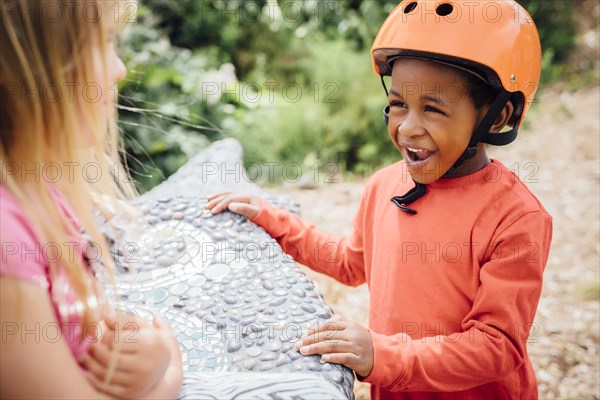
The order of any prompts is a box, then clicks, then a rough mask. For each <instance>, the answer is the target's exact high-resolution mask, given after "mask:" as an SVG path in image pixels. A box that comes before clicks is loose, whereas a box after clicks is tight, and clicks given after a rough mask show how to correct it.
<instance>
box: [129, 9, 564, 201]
mask: <svg viewBox="0 0 600 400" xmlns="http://www.w3.org/2000/svg"><path fill="white" fill-rule="evenodd" d="M142 1H143V3H142V6H141V7H140V12H139V16H138V23H136V24H134V26H132V27H130V29H129V30H128V31H126V32H125V34H124V35H123V47H122V48H123V56H124V58H125V61H126V63H127V65H128V67H129V74H128V77H127V79H126V81H125V82H124V83H123V84H122V85H121V93H122V95H121V99H120V103H121V105H122V110H121V114H120V118H121V121H122V127H123V130H124V131H125V133H126V146H127V150H128V153H129V154H130V158H129V159H128V162H129V165H130V167H131V168H132V169H133V172H134V177H135V178H136V179H137V180H138V181H139V182H140V185H141V188H142V190H145V189H148V188H150V187H152V186H154V185H155V184H157V183H159V182H160V181H161V180H162V179H164V178H165V177H166V176H168V175H170V174H171V173H172V172H174V171H175V170H176V169H177V168H178V167H179V166H180V165H181V164H183V163H184V162H185V161H186V160H187V158H188V157H189V156H190V155H192V154H194V153H195V152H197V151H198V150H199V149H201V148H203V147H204V146H206V145H207V144H208V143H210V142H211V141H214V140H216V139H219V138H222V137H224V136H233V137H236V138H237V139H239V140H240V141H241V143H242V144H243V146H244V149H245V153H246V162H247V163H279V164H280V165H284V163H288V162H294V163H298V164H300V165H303V166H304V167H307V168H312V167H314V163H315V162H318V163H319V165H321V166H325V165H326V164H327V163H328V162H331V161H333V162H336V163H338V164H339V166H340V168H341V170H342V171H343V172H347V173H358V174H365V175H367V174H370V173H371V172H372V171H373V170H374V169H376V168H378V167H380V166H382V165H385V164H389V163H390V162H392V161H394V160H396V159H398V158H399V155H398V154H397V151H396V150H395V148H394V146H393V145H392V143H391V142H390V140H389V138H388V134H387V131H386V128H385V126H384V125H383V122H382V108H383V106H384V105H385V101H386V99H385V95H384V92H383V90H382V88H381V84H380V81H379V78H378V77H377V76H376V75H375V74H374V73H373V71H372V68H371V59H370V55H369V48H370V46H371V43H372V41H373V38H374V37H375V35H376V33H377V31H378V29H379V26H380V25H381V23H382V22H383V20H384V19H385V17H386V16H387V14H388V13H389V12H390V11H391V10H392V9H393V7H394V6H395V5H396V4H397V2H396V1H387V0H368V1H360V0H305V1H298V0H278V1H274V0H232V1H225V0H177V1H172V0H142ZM521 2H522V4H523V5H524V6H525V7H526V8H527V9H528V11H529V12H530V13H531V14H532V16H533V18H534V20H535V21H536V23H537V26H538V29H539V32H540V36H541V41H542V46H543V49H544V57H543V73H542V82H543V83H548V82H553V81H555V80H556V79H560V78H562V77H563V76H564V74H565V70H566V67H565V61H566V60H567V59H568V55H569V50H570V49H571V48H572V46H573V43H574V35H575V29H574V21H573V19H574V17H573V15H574V13H573V9H572V8H573V7H572V4H573V2H570V1H562V0H543V1H542V0H522V1H521Z"/></svg>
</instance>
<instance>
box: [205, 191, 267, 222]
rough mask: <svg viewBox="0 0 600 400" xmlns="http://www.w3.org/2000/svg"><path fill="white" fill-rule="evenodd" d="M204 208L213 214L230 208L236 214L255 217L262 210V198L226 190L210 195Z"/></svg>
mask: <svg viewBox="0 0 600 400" xmlns="http://www.w3.org/2000/svg"><path fill="white" fill-rule="evenodd" d="M204 208H205V209H207V210H210V211H211V212H212V213H213V214H218V213H220V212H221V211H223V210H227V209H228V210H229V211H232V212H234V213H236V214H240V215H243V216H245V217H248V218H254V217H256V216H257V215H258V212H259V211H260V200H259V197H258V196H254V195H245V194H239V193H230V192H225V193H219V194H215V195H212V196H209V197H208V203H206V204H205V205H204Z"/></svg>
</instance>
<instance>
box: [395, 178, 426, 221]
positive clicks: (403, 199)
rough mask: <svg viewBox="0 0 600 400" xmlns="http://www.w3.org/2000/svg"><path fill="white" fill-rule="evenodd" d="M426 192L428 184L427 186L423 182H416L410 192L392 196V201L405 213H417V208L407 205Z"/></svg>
mask: <svg viewBox="0 0 600 400" xmlns="http://www.w3.org/2000/svg"><path fill="white" fill-rule="evenodd" d="M425 193H427V186H425V185H424V184H422V183H419V182H415V187H414V188H412V189H410V190H409V191H408V192H406V194H404V195H402V196H394V197H392V198H391V201H392V203H394V204H395V205H397V206H398V208H399V209H401V210H402V211H404V212H405V213H408V214H411V215H415V214H416V213H417V210H414V209H412V208H409V207H406V204H410V203H412V202H414V201H415V200H417V199H420V198H421V197H423V196H425Z"/></svg>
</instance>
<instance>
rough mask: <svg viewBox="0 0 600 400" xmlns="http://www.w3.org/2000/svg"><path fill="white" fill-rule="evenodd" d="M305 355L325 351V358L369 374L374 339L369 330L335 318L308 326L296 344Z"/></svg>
mask: <svg viewBox="0 0 600 400" xmlns="http://www.w3.org/2000/svg"><path fill="white" fill-rule="evenodd" d="M295 346H296V349H299V351H300V353H302V354H303V355H311V354H322V355H323V357H322V358H323V361H327V362H330V363H335V364H343V365H345V366H347V367H348V368H351V369H353V370H354V371H355V372H356V373H357V374H358V375H360V376H363V377H366V376H368V375H369V374H370V373H371V370H372V369H373V340H372V338H371V334H370V333H369V330H368V329H367V328H365V327H363V326H361V325H359V324H356V323H354V322H348V321H342V320H341V319H340V318H333V319H331V320H329V321H325V322H323V323H321V324H319V325H318V326H317V328H316V329H311V330H309V331H308V332H307V333H306V334H305V335H304V336H302V337H301V338H300V340H299V341H298V342H296V344H295Z"/></svg>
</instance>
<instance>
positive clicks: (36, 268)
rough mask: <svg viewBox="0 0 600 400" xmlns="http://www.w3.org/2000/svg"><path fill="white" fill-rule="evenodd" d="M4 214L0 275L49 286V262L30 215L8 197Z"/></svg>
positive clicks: (0, 225) (0, 232)
mask: <svg viewBox="0 0 600 400" xmlns="http://www.w3.org/2000/svg"><path fill="white" fill-rule="evenodd" d="M0 215H1V217H2V218H1V219H0V241H1V242H2V245H1V247H0V274H1V275H6V276H11V277H14V278H18V279H21V280H24V281H27V282H30V283H33V284H35V285H38V286H41V287H43V288H44V289H48V287H49V283H48V278H47V271H48V264H47V262H46V260H45V257H44V253H43V248H42V246H41V245H40V242H39V241H38V240H37V239H36V236H35V234H34V233H33V229H32V228H31V226H30V224H29V222H28V219H27V217H26V216H25V214H24V213H23V212H22V211H20V210H19V209H18V208H17V207H15V205H14V204H13V202H12V201H11V200H10V199H8V198H6V197H3V198H2V205H1V207H0Z"/></svg>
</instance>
